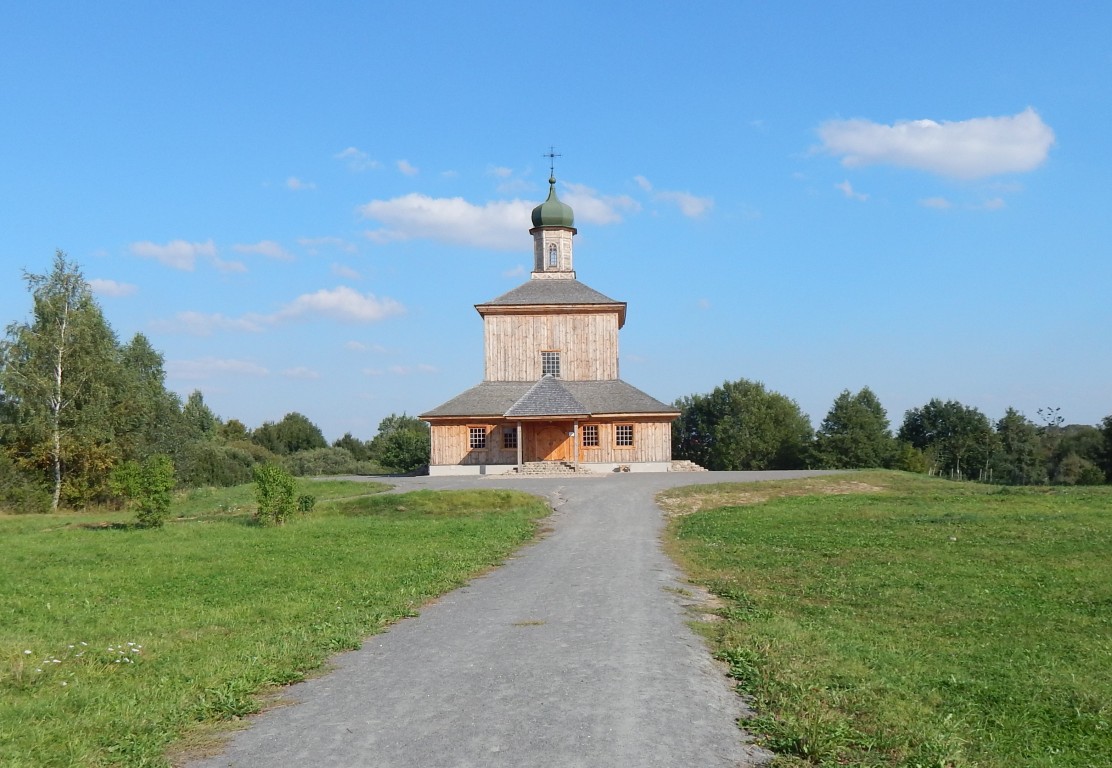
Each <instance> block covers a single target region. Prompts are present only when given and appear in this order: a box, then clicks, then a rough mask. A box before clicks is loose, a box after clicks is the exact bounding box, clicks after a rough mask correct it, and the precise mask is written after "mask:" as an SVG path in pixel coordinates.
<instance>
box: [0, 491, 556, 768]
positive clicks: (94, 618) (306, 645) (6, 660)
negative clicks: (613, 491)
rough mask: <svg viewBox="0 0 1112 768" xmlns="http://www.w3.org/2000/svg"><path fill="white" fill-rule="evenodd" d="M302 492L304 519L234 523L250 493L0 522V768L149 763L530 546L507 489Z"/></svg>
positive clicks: (522, 508) (540, 506) (529, 529)
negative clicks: (164, 516)
mask: <svg viewBox="0 0 1112 768" xmlns="http://www.w3.org/2000/svg"><path fill="white" fill-rule="evenodd" d="M384 487H385V486H382V485H376V484H373V483H351V482H312V483H302V484H301V485H300V487H299V492H307V493H312V494H314V495H315V496H316V497H317V499H318V503H317V509H316V511H314V512H313V514H311V515H310V516H307V517H299V518H295V519H294V520H292V521H291V522H289V523H287V524H286V525H285V526H283V527H277V528H264V527H259V526H257V525H255V524H254V523H253V522H252V518H251V513H252V510H253V506H254V503H253V500H252V497H251V487H250V486H244V487H240V488H233V489H226V490H224V491H198V492H194V493H192V494H190V495H189V496H188V497H186V498H183V499H180V500H179V501H178V502H177V503H176V505H175V507H174V508H173V510H172V512H173V514H174V515H176V516H177V517H176V519H172V520H170V521H169V522H168V523H167V524H166V526H165V528H163V529H161V530H144V529H138V528H135V527H134V526H131V525H130V524H129V523H130V522H131V521H132V520H133V519H134V518H133V516H132V515H128V514H123V513H115V514H98V515H77V514H65V515H35V516H21V517H15V516H0V542H2V547H3V558H2V560H0V765H3V766H6V767H7V768H21V767H23V766H26V767H28V768H30V767H31V766H34V767H35V768H40V767H43V766H100V765H128V766H148V765H150V766H160V765H167V764H168V762H169V761H168V759H167V757H166V754H167V750H168V749H172V750H173V749H181V748H182V745H183V744H184V745H185V746H186V748H195V747H196V746H197V745H198V744H202V743H203V742H204V740H205V739H206V738H208V737H211V735H212V733H213V732H214V730H219V728H220V727H222V725H223V724H226V723H227V722H228V721H229V720H233V719H235V718H238V717H241V716H243V715H246V714H248V713H251V712H255V711H257V710H258V709H259V708H260V706H261V704H262V702H263V701H264V699H265V697H266V695H267V694H268V693H270V692H273V691H274V689H275V687H276V686H281V685H284V684H286V683H290V682H294V681H297V680H300V679H302V678H304V676H305V675H306V674H307V673H310V672H312V671H313V670H315V669H318V668H319V667H320V666H321V665H322V664H323V663H324V662H325V661H326V660H327V658H328V657H329V656H330V655H332V654H335V653H336V652H338V651H342V650H345V649H351V648H357V647H358V646H359V644H360V641H361V639H362V638H363V637H365V636H367V635H369V634H371V633H374V632H377V631H379V630H381V629H383V628H384V627H386V626H387V625H388V624H390V623H391V622H393V621H395V620H397V619H399V618H401V617H405V616H410V615H414V614H415V613H416V612H417V611H418V610H419V609H420V607H421V605H422V604H423V603H425V602H426V601H427V600H429V599H430V598H432V597H434V596H436V595H439V594H442V593H444V592H446V591H448V590H451V589H453V588H455V587H457V586H459V585H461V584H463V583H464V582H466V581H467V580H468V579H469V578H471V577H473V576H474V575H476V574H477V573H480V572H482V571H483V570H484V569H486V568H488V567H490V566H491V565H494V564H497V563H498V562H500V561H501V560H502V559H503V558H505V557H506V556H507V555H508V554H509V553H510V552H512V551H513V550H514V549H515V548H516V547H518V546H520V545H521V544H522V543H523V542H526V541H528V540H530V539H531V538H532V537H533V536H534V535H535V532H536V530H537V521H538V519H539V518H540V517H542V516H543V515H545V514H546V513H547V511H548V510H547V507H546V506H545V505H544V503H543V502H542V501H540V500H538V499H536V498H534V497H531V496H527V495H525V494H520V493H516V492H510V491H474V492H470V491H468V492H463V491H461V492H443V493H437V494H433V493H429V492H416V493H410V494H383V495H367V494H368V493H374V492H375V491H378V490H381V489H383V488H384Z"/></svg>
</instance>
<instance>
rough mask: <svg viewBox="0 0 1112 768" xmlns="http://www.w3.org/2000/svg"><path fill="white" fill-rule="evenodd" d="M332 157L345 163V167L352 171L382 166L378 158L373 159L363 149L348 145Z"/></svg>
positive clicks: (369, 169)
mask: <svg viewBox="0 0 1112 768" xmlns="http://www.w3.org/2000/svg"><path fill="white" fill-rule="evenodd" d="M332 157H333V158H335V159H336V160H340V161H342V162H344V163H346V164H347V167H348V168H349V169H350V170H353V171H371V170H374V169H375V168H381V167H382V163H380V162H379V161H378V160H375V159H374V158H372V157H371V156H370V155H368V154H367V153H366V152H364V151H363V150H361V149H357V148H355V147H348V148H347V149H345V150H344V151H342V152H337V153H336V154H335V155H333V156H332Z"/></svg>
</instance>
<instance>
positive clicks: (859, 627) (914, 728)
mask: <svg viewBox="0 0 1112 768" xmlns="http://www.w3.org/2000/svg"><path fill="white" fill-rule="evenodd" d="M660 501H661V503H662V504H663V505H664V506H665V508H666V509H669V510H670V511H672V512H673V514H674V515H675V517H674V518H673V520H672V521H671V524H670V527H669V532H670V533H669V536H670V538H669V546H670V547H671V548H672V550H673V552H674V553H675V555H676V556H677V558H678V559H679V560H680V561H681V562H682V563H683V564H684V566H685V567H686V568H687V569H688V572H689V573H690V574H692V576H693V578H694V579H695V580H696V581H697V582H700V583H702V584H704V585H706V586H707V587H708V588H709V589H710V590H711V591H712V592H713V593H714V594H716V595H717V596H718V597H719V598H720V599H721V605H720V607H719V608H718V609H717V611H716V612H717V613H718V614H719V617H720V620H718V621H713V622H708V623H706V624H705V625H703V626H702V627H701V629H702V630H703V631H705V633H706V634H707V635H708V637H709V638H710V640H711V642H712V644H713V645H714V647H715V648H716V650H717V652H718V654H719V655H720V657H721V658H722V659H724V660H726V661H727V662H728V663H729V664H730V667H731V673H732V675H733V676H734V677H736V678H737V680H738V682H739V687H740V689H741V690H742V691H743V692H745V693H746V694H748V695H749V696H750V697H751V698H752V700H753V707H754V709H755V711H756V712H757V717H756V719H755V720H753V721H751V722H749V723H747V724H745V725H746V727H748V728H750V729H751V730H754V731H755V732H757V733H759V734H761V735H762V739H763V742H764V743H765V745H767V746H768V747H769V748H771V749H772V750H774V751H775V752H777V753H779V754H780V755H781V756H780V757H779V758H778V760H777V765H780V766H793V765H821V766H846V765H852V766H923V767H924V768H926V767H927V766H930V767H931V768H946V767H949V766H953V767H955V768H960V767H963V766H978V767H979V768H1005V766H1007V767H1008V768H1012V767H1013V766H1020V765H1022V766H1038V767H1041V766H1048V767H1049V766H1054V767H1055V768H1060V767H1064V766H1069V767H1070V768H1082V767H1083V766H1084V767H1094V768H1095V766H1107V765H1112V488H1107V487H1104V488H1086V489H1082V488H1070V489H1065V488H1054V489H1048V488H1029V489H1015V488H997V487H991V486H981V485H973V484H964V483H950V482H947V481H940V480H930V479H927V478H921V477H918V476H911V475H904V474H900V473H880V472H875V473H874V472H870V473H852V474H848V475H838V476H831V477H823V478H812V479H810V480H807V481H796V482H788V483H783V482H780V483H767V484H758V485H738V486H727V485H720V486H704V487H693V488H683V489H675V490H673V491H668V492H665V493H664V494H662V495H661V497H660Z"/></svg>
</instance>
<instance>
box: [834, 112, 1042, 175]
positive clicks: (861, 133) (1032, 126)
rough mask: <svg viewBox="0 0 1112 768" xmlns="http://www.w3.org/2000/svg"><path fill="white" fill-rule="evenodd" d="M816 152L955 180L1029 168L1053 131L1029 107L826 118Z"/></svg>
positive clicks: (844, 162)
mask: <svg viewBox="0 0 1112 768" xmlns="http://www.w3.org/2000/svg"><path fill="white" fill-rule="evenodd" d="M818 133H819V138H820V139H821V140H822V147H821V148H820V149H821V151H824V152H826V153H828V154H831V155H835V156H837V157H841V158H842V165H844V166H846V167H847V168H856V167H859V166H865V165H892V166H898V167H903V168H915V169H918V170H921V171H928V172H930V173H934V174H937V175H940V176H948V177H952V178H957V179H979V178H984V177H987V176H995V175H998V174H1004V173H1022V172H1026V171H1031V170H1034V169H1035V168H1038V167H1039V166H1040V165H1042V164H1043V162H1045V160H1046V158H1047V154H1048V153H1049V151H1050V148H1051V146H1053V145H1054V131H1052V130H1051V129H1050V126H1048V125H1047V124H1046V123H1044V122H1043V121H1042V118H1041V117H1039V114H1038V113H1037V112H1036V111H1035V110H1034V109H1031V108H1030V107H1028V108H1027V109H1026V110H1024V111H1023V112H1020V113H1019V114H1016V115H1009V116H1004V117H976V118H972V119H970V120H961V121H942V122H937V121H934V120H907V121H900V122H896V123H893V124H891V125H885V124H882V123H874V122H872V121H869V120H863V119H855V120H829V121H827V122H825V123H823V124H822V125H820V126H819V128H818Z"/></svg>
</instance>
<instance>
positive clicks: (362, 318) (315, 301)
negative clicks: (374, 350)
mask: <svg viewBox="0 0 1112 768" xmlns="http://www.w3.org/2000/svg"><path fill="white" fill-rule="evenodd" d="M403 312H405V308H404V307H403V306H402V305H401V304H400V303H398V302H396V301H394V300H393V299H390V298H382V299H379V298H377V297H375V296H374V295H373V294H370V293H360V292H359V291H356V290H354V289H352V288H348V287H347V286H345V285H341V286H339V287H337V288H333V289H332V290H327V289H321V290H319V291H316V292H315V293H306V294H302V295H301V296H298V297H297V298H296V299H294V300H293V301H291V302H290V303H289V304H287V305H286V306H284V307H283V308H282V309H280V310H279V311H278V312H276V313H275V314H273V315H270V316H269V317H268V320H269V321H270V322H278V321H281V320H291V319H294V318H303V317H309V318H315V317H327V318H331V319H333V320H339V321H341V322H345V323H373V322H376V321H378V320H382V319H384V318H387V317H390V316H391V315H400V314H402V313H403Z"/></svg>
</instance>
